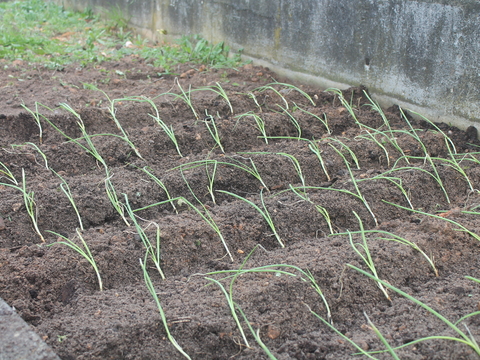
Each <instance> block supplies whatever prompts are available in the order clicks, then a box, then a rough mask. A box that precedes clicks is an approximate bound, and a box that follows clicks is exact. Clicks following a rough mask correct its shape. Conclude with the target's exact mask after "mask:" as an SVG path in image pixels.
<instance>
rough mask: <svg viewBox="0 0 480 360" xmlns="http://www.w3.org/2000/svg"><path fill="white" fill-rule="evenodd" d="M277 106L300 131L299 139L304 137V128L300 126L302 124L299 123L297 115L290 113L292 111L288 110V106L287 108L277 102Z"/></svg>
mask: <svg viewBox="0 0 480 360" xmlns="http://www.w3.org/2000/svg"><path fill="white" fill-rule="evenodd" d="M277 106H278V107H279V108H280V109H282V110H283V113H284V114H286V115H287V116H288V118H289V119H290V121H291V123H292V124H293V126H294V127H295V129H297V132H298V136H297V140H300V139H301V137H302V128H301V127H300V124H299V123H298V121H297V119H295V117H294V116H293V115H292V114H290V112H289V111H288V106H287V108H286V109H285V108H283V107H282V106H281V105H279V104H277Z"/></svg>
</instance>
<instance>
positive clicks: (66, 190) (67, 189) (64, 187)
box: [50, 168, 84, 231]
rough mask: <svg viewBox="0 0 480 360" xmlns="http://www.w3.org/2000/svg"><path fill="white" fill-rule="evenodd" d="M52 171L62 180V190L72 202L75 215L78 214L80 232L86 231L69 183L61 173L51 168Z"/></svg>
mask: <svg viewBox="0 0 480 360" xmlns="http://www.w3.org/2000/svg"><path fill="white" fill-rule="evenodd" d="M50 170H51V171H52V172H53V173H54V174H55V175H57V176H58V177H59V178H60V180H62V183H61V184H60V189H61V190H62V191H63V193H64V194H65V195H66V196H67V198H68V200H69V201H70V204H71V205H72V207H73V210H75V214H77V219H78V223H79V225H80V230H82V231H83V230H84V229H83V223H82V217H81V216H80V212H79V211H78V208H77V204H75V200H74V199H73V195H72V192H71V191H70V186H68V183H67V182H66V181H65V179H64V178H63V177H62V176H61V175H60V174H59V173H57V172H56V171H55V170H53V169H52V168H50Z"/></svg>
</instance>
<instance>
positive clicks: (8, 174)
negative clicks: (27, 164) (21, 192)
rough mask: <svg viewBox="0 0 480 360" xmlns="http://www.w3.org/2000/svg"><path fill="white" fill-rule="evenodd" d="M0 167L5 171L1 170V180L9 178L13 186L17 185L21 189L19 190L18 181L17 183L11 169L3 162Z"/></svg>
mask: <svg viewBox="0 0 480 360" xmlns="http://www.w3.org/2000/svg"><path fill="white" fill-rule="evenodd" d="M0 166H1V167H2V168H3V170H2V169H0V175H1V176H0V179H1V178H2V177H4V178H7V179H8V181H10V182H12V183H13V184H15V185H17V186H16V188H17V189H19V188H18V181H17V179H15V176H14V175H13V173H12V172H11V171H10V169H9V168H8V167H7V166H6V165H5V164H4V163H3V162H1V161H0Z"/></svg>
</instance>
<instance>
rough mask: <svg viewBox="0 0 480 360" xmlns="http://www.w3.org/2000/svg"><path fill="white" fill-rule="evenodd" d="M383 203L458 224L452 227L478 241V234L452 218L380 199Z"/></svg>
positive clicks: (479, 238) (479, 237) (479, 239)
mask: <svg viewBox="0 0 480 360" xmlns="http://www.w3.org/2000/svg"><path fill="white" fill-rule="evenodd" d="M382 201H383V202H384V203H386V204H389V205H392V206H395V207H398V208H400V209H403V210H407V211H411V212H414V213H417V214H422V215H425V216H430V217H433V218H436V219H441V220H444V221H446V222H449V223H450V224H453V225H455V226H458V229H453V230H455V231H461V232H465V233H467V234H469V235H470V236H472V237H473V238H474V239H476V240H478V241H480V236H479V235H477V234H475V232H473V231H471V230H468V229H467V228H466V227H465V226H463V225H462V224H460V223H458V222H456V221H454V220H452V219H449V218H447V217H443V216H439V215H435V214H430V213H427V212H424V211H420V210H415V209H409V208H407V207H405V206H401V205H398V204H394V203H391V202H389V201H386V200H382Z"/></svg>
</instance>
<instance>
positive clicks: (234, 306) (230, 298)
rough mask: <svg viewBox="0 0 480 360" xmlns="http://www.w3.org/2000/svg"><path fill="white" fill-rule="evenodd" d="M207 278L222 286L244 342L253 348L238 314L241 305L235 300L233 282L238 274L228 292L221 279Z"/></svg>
mask: <svg viewBox="0 0 480 360" xmlns="http://www.w3.org/2000/svg"><path fill="white" fill-rule="evenodd" d="M237 276H238V275H237ZM205 279H206V280H208V281H211V282H213V283H215V284H217V285H218V287H219V288H220V290H222V292H223V295H225V297H226V299H227V303H228V307H229V309H230V313H231V314H232V317H233V319H234V320H235V324H237V328H238V331H240V334H241V335H242V338H243V342H244V344H245V346H246V347H247V348H249V349H251V347H250V344H249V343H248V340H247V337H246V336H245V332H244V330H243V327H242V324H241V323H240V320H239V319H238V316H237V312H236V310H237V309H238V308H239V306H238V305H237V303H236V302H235V301H233V283H234V281H235V279H236V276H234V277H233V280H232V281H231V282H230V287H229V291H228V292H227V290H226V289H225V287H224V286H223V285H222V283H221V282H220V281H218V280H215V279H212V278H209V277H205Z"/></svg>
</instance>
